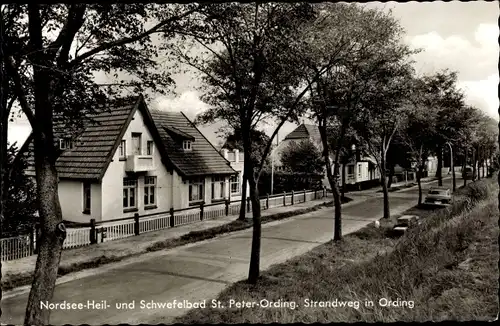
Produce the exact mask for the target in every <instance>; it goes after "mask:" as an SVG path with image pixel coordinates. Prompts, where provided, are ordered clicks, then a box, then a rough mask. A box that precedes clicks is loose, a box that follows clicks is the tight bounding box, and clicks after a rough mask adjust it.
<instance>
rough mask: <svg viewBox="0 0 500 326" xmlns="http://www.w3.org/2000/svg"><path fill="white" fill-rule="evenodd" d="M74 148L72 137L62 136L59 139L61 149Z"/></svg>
mask: <svg viewBox="0 0 500 326" xmlns="http://www.w3.org/2000/svg"><path fill="white" fill-rule="evenodd" d="M72 148H73V142H72V141H71V138H61V139H59V149H63V150H64V149H72Z"/></svg>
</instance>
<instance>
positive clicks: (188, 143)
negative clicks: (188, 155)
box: [182, 140, 191, 151]
mask: <svg viewBox="0 0 500 326" xmlns="http://www.w3.org/2000/svg"><path fill="white" fill-rule="evenodd" d="M182 148H183V149H184V150H185V151H190V150H191V141H190V140H184V141H182Z"/></svg>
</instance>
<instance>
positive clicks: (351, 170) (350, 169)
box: [347, 165, 354, 176]
mask: <svg viewBox="0 0 500 326" xmlns="http://www.w3.org/2000/svg"><path fill="white" fill-rule="evenodd" d="M353 174H354V165H348V166H347V175H349V176H352V175H353Z"/></svg>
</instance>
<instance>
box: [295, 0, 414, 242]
mask: <svg viewBox="0 0 500 326" xmlns="http://www.w3.org/2000/svg"><path fill="white" fill-rule="evenodd" d="M319 6H320V8H321V12H322V14H323V16H322V19H321V20H318V26H317V27H316V28H315V29H312V31H311V36H310V37H309V38H308V40H310V44H308V47H307V48H308V49H310V50H309V52H306V53H305V54H304V58H305V60H304V61H305V62H306V64H305V67H306V70H305V73H304V74H305V76H306V77H305V79H306V80H307V83H308V85H309V87H310V92H311V97H310V98H311V112H312V117H313V118H314V119H315V120H316V121H317V124H318V127H319V130H320V134H321V139H322V143H323V157H324V159H325V163H326V170H327V177H328V180H329V183H330V186H331V188H332V190H333V195H334V204H335V224H334V225H335V229H334V240H340V239H341V234H342V232H341V195H340V191H339V180H338V179H339V174H340V173H339V163H340V159H341V156H342V152H344V155H345V157H347V156H348V155H346V154H348V153H349V147H348V146H350V145H347V147H346V144H345V139H346V135H347V133H348V131H349V129H350V128H351V127H353V126H354V121H355V120H357V118H358V117H359V116H360V115H361V114H362V111H361V109H362V107H363V105H364V103H367V101H366V100H367V98H368V94H376V93H377V90H376V87H377V86H379V85H375V83H374V81H373V80H372V76H373V75H377V76H378V77H382V76H383V74H384V72H385V71H386V70H388V67H389V65H390V63H391V62H394V61H395V57H397V55H396V56H395V54H399V55H403V53H404V52H406V48H405V47H401V46H400V45H399V40H400V37H401V34H402V30H401V28H400V26H399V24H398V22H397V21H396V20H395V19H394V18H393V17H392V15H391V14H390V13H389V14H386V13H384V12H382V11H379V10H367V9H365V8H363V7H361V6H357V5H345V4H321V5H319ZM329 53H335V54H336V56H335V66H333V67H331V68H330V69H329V70H328V71H327V72H326V73H325V74H324V75H322V76H321V78H317V79H316V80H313V79H312V78H310V77H311V76H314V71H317V70H318V69H319V68H320V67H321V66H322V62H324V61H325V55H328V54H329ZM330 128H331V129H333V130H335V132H334V134H335V135H337V136H336V137H334V139H335V140H333V139H331V138H330V137H328V132H327V130H328V129H330ZM329 138H330V139H329ZM332 140H333V142H332ZM332 146H335V147H334V148H332ZM330 152H332V153H333V155H334V159H333V160H332V161H330V159H329V158H330ZM346 159H347V158H346Z"/></svg>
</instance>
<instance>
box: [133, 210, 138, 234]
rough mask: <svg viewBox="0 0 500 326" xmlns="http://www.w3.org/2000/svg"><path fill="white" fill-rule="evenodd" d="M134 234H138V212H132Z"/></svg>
mask: <svg viewBox="0 0 500 326" xmlns="http://www.w3.org/2000/svg"><path fill="white" fill-rule="evenodd" d="M134 222H135V223H134V234H135V235H139V213H135V214H134Z"/></svg>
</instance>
